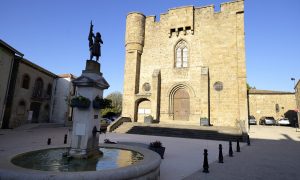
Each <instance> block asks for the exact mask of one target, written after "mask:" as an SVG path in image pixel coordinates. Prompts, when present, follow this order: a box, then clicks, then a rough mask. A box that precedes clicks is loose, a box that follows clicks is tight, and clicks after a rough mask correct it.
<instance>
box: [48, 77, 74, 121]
mask: <svg viewBox="0 0 300 180" xmlns="http://www.w3.org/2000/svg"><path fill="white" fill-rule="evenodd" d="M54 91H55V92H54V99H53V106H52V116H51V120H50V122H53V123H63V124H65V123H66V122H67V121H68V113H69V105H68V99H69V98H70V95H71V94H72V91H73V85H72V82H71V78H58V79H56V87H55V90H54Z"/></svg>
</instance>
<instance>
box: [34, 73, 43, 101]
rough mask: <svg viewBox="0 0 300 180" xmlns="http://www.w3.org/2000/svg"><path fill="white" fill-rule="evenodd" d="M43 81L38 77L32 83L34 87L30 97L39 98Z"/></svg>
mask: <svg viewBox="0 0 300 180" xmlns="http://www.w3.org/2000/svg"><path fill="white" fill-rule="evenodd" d="M43 87H44V82H43V80H42V79H41V78H38V79H37V80H36V81H35V83H34V89H33V94H32V97H36V98H41V97H42V94H43Z"/></svg>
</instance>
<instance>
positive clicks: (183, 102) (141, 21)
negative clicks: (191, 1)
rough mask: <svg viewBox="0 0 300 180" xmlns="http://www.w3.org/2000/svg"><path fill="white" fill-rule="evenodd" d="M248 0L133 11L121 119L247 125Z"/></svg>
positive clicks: (128, 29) (129, 30)
mask: <svg viewBox="0 0 300 180" xmlns="http://www.w3.org/2000/svg"><path fill="white" fill-rule="evenodd" d="M244 34H245V32H244V1H233V2H228V3H223V4H221V9H220V12H215V10H214V6H213V5H210V6H206V7H194V6H186V7H178V8H173V9H169V10H168V12H166V13H163V14H161V15H160V20H159V21H158V20H156V17H155V16H145V15H143V14H141V13H138V12H132V13H129V14H128V16H127V20H126V40H125V47H126V62H125V74H124V95H123V110H122V116H123V117H129V118H131V120H132V121H133V122H144V117H145V116H147V115H151V116H152V117H153V119H154V120H156V121H158V122H159V123H171V124H190V125H199V123H200V118H208V120H209V123H210V124H211V125H214V126H232V127H234V126H241V125H242V126H247V124H248V123H245V122H247V120H248V109H247V88H246V62H245V42H244Z"/></svg>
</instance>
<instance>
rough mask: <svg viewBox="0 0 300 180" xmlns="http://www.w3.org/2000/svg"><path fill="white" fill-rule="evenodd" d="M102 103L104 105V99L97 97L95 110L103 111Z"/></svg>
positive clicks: (94, 103)
mask: <svg viewBox="0 0 300 180" xmlns="http://www.w3.org/2000/svg"><path fill="white" fill-rule="evenodd" d="M102 103H103V99H102V98H100V97H99V96H96V97H95V99H94V100H93V108H94V109H101V105H102Z"/></svg>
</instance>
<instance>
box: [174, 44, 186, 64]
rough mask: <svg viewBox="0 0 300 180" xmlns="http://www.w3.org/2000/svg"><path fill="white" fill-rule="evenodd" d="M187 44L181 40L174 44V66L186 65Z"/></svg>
mask: <svg viewBox="0 0 300 180" xmlns="http://www.w3.org/2000/svg"><path fill="white" fill-rule="evenodd" d="M188 54H189V50H188V46H187V43H186V42H185V41H183V40H181V41H179V42H178V43H177V45H176V46H175V55H176V57H175V61H176V62H175V67H176V68H182V67H188Z"/></svg>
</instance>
